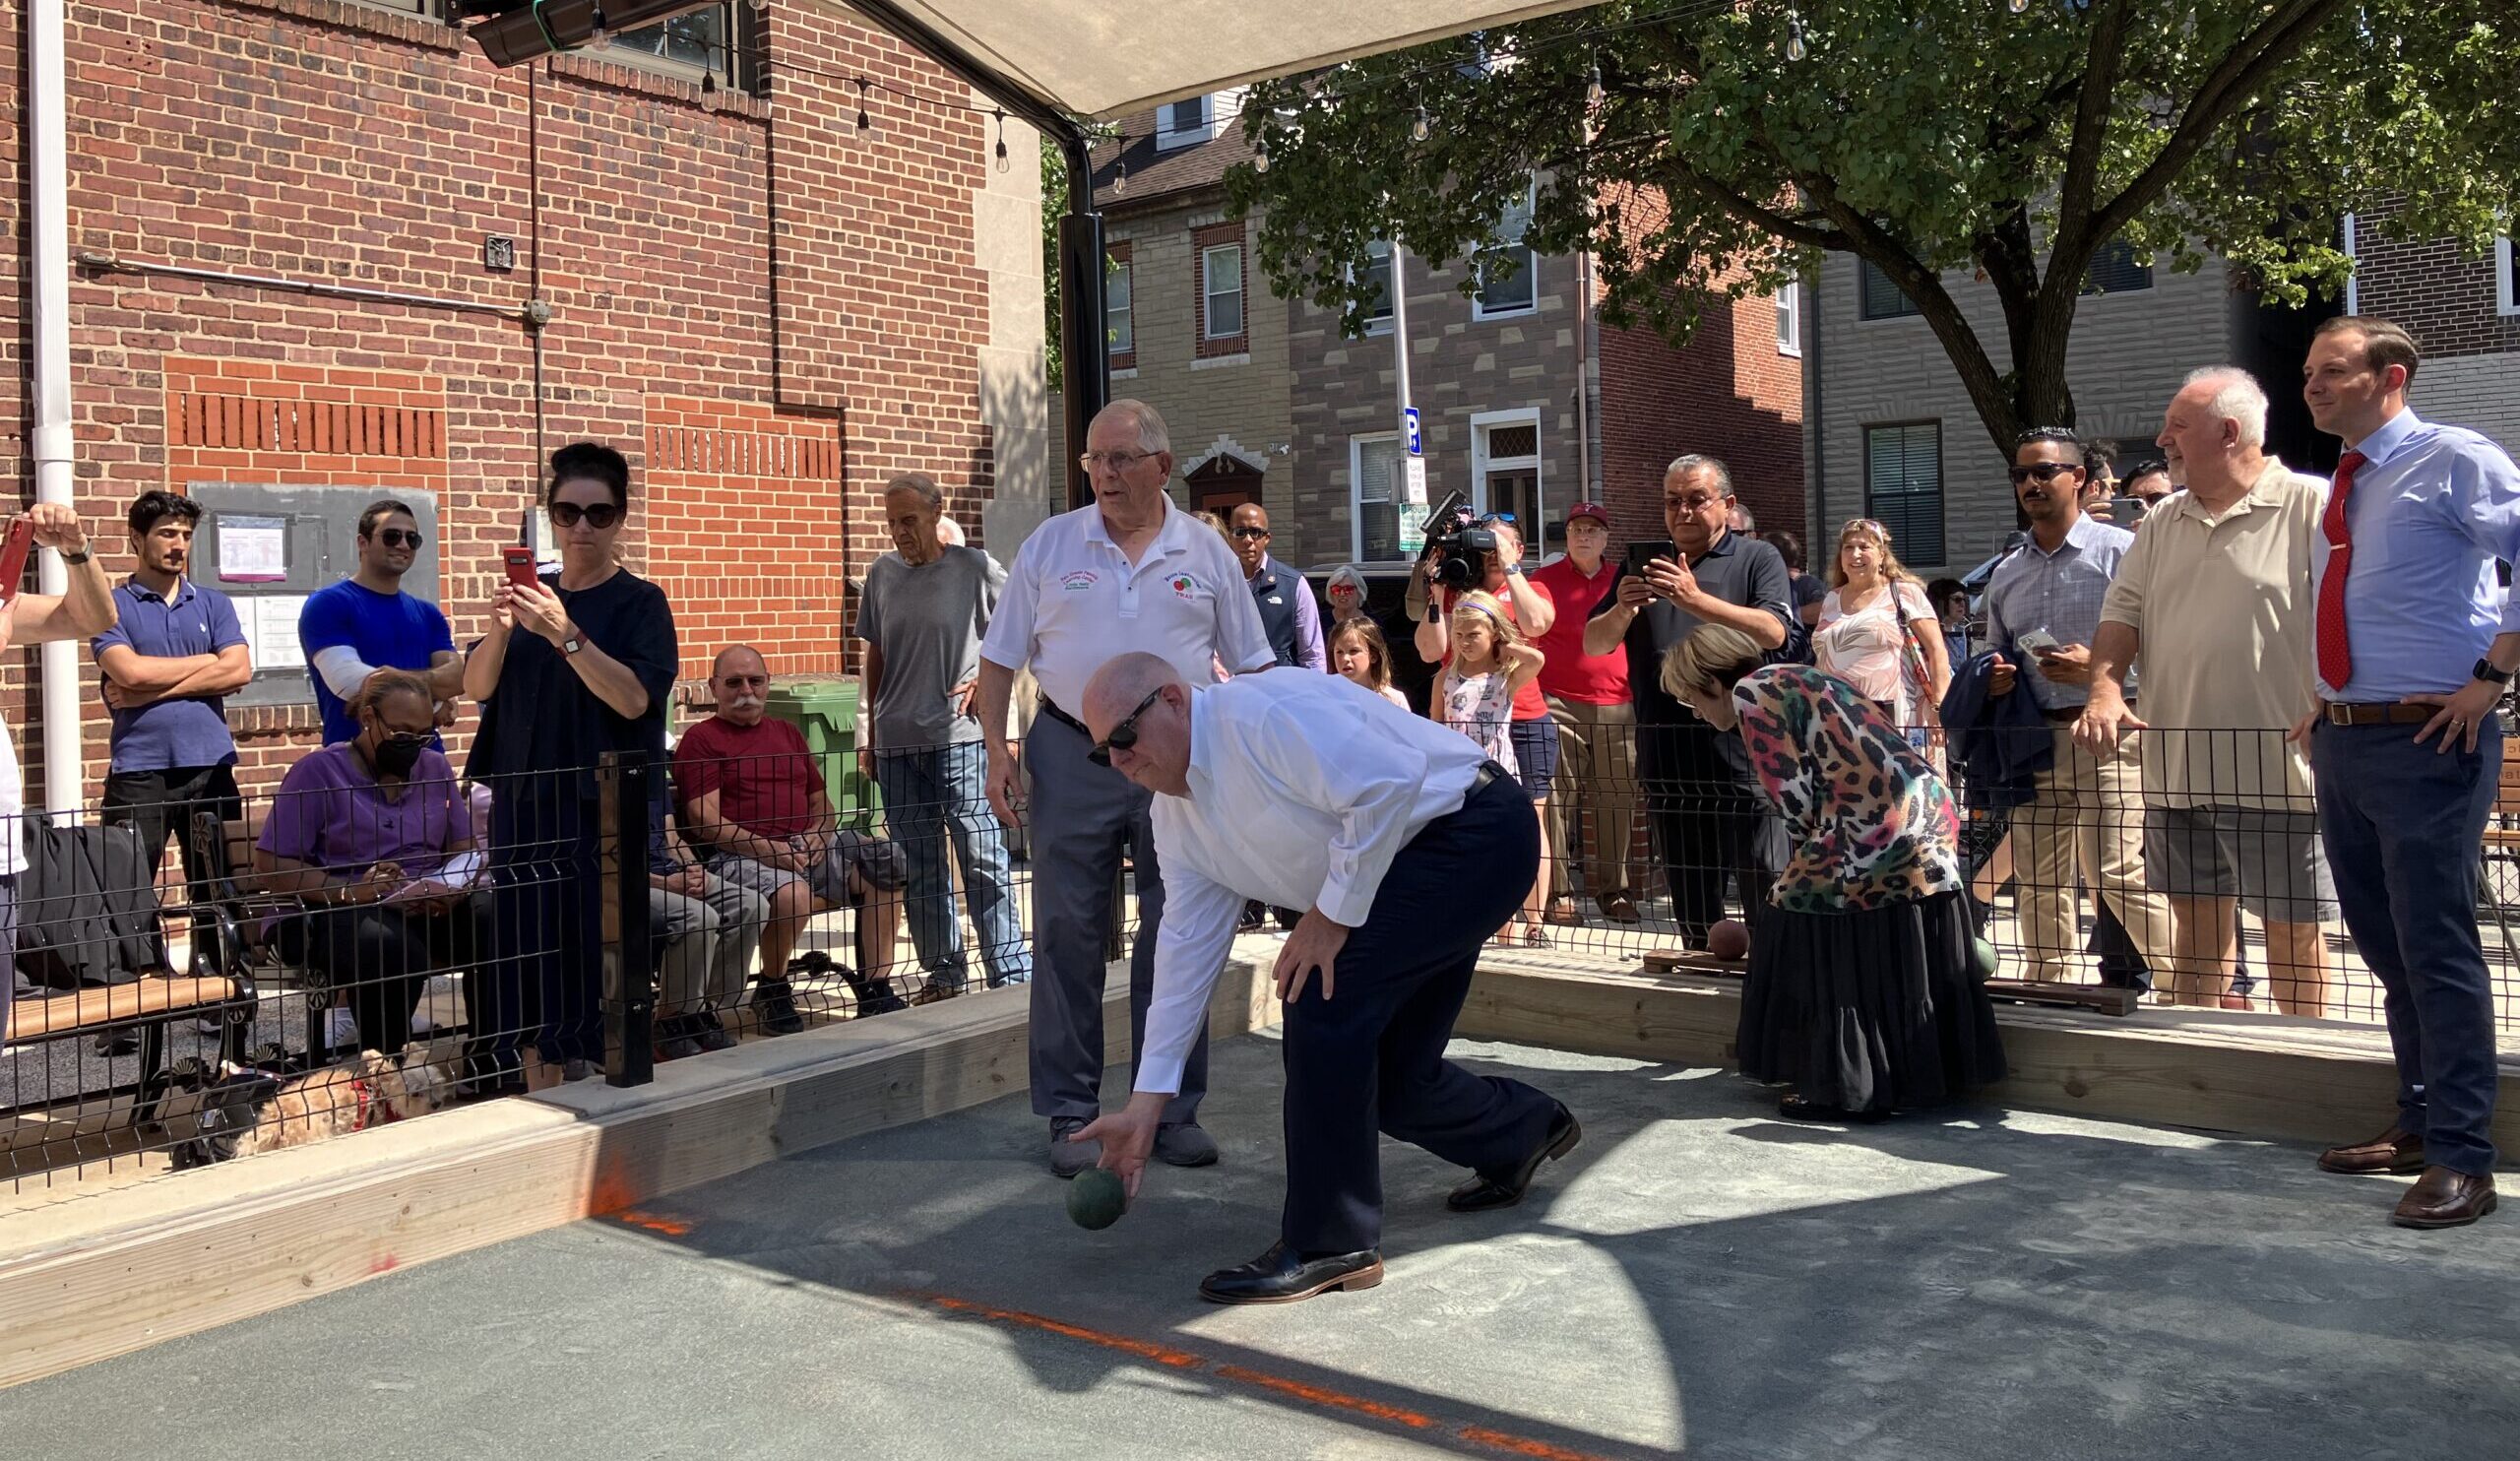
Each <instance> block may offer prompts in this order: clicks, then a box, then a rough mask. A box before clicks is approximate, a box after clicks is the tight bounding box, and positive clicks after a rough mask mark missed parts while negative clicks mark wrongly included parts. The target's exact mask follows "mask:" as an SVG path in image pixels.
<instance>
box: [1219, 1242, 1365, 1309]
mask: <svg viewBox="0 0 2520 1461" xmlns="http://www.w3.org/2000/svg"><path fill="white" fill-rule="evenodd" d="M1381 1282H1382V1254H1381V1253H1379V1252H1377V1251H1376V1250H1374V1249H1372V1248H1367V1249H1365V1250H1364V1251H1363V1252H1360V1253H1333V1254H1331V1255H1330V1256H1328V1257H1326V1258H1306V1257H1304V1256H1303V1255H1302V1254H1300V1253H1297V1252H1296V1251H1295V1250H1294V1249H1292V1248H1290V1247H1288V1246H1287V1245H1286V1244H1285V1243H1283V1242H1273V1243H1271V1244H1269V1251H1267V1252H1265V1253H1262V1254H1261V1255H1260V1256H1259V1257H1257V1258H1254V1259H1252V1260H1251V1261H1250V1262H1248V1263H1245V1264H1243V1265H1242V1266H1241V1267H1239V1268H1220V1269H1218V1270H1217V1271H1216V1272H1214V1273H1212V1274H1209V1275H1208V1276H1207V1277H1206V1278H1204V1279H1202V1280H1200V1281H1199V1297H1200V1298H1202V1299H1204V1300H1206V1301H1208V1302H1210V1303H1292V1302H1295V1301H1296V1300H1298V1299H1310V1298H1311V1297H1312V1296H1313V1295H1315V1294H1319V1293H1321V1292H1323V1291H1324V1290H1327V1289H1370V1288H1372V1287H1373V1286H1374V1285H1376V1284H1379V1283H1381Z"/></svg>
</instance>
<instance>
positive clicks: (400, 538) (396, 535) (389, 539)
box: [376, 528, 428, 548]
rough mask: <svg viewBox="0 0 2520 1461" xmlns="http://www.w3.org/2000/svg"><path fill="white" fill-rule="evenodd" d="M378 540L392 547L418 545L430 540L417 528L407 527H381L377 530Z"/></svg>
mask: <svg viewBox="0 0 2520 1461" xmlns="http://www.w3.org/2000/svg"><path fill="white" fill-rule="evenodd" d="M376 540H377V541H378V542H381V543H383V544H385V545H386V546H387V547H390V548H398V547H418V546H419V545H420V544H421V543H424V542H426V541H428V540H427V539H425V538H422V537H421V536H420V535H419V533H418V532H417V531H416V530H412V529H405V528H379V529H377V530H376Z"/></svg>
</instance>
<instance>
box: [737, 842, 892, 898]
mask: <svg viewBox="0 0 2520 1461" xmlns="http://www.w3.org/2000/svg"><path fill="white" fill-rule="evenodd" d="M834 836H835V840H834V842H833V844H832V850H831V856H830V857H827V858H823V859H822V860H821V861H819V862H816V863H813V864H812V865H810V866H809V867H807V868H806V870H805V871H803V872H789V871H788V869H787V868H785V867H773V866H771V865H770V864H769V863H767V862H756V861H754V860H753V859H752V858H734V857H717V858H709V859H707V861H706V863H705V864H704V865H706V866H707V867H708V869H709V871H710V873H711V875H712V876H715V877H721V878H724V879H725V880H726V881H727V882H730V883H732V884H734V885H735V886H736V887H738V888H747V889H750V890H751V891H753V892H755V893H759V894H760V895H761V896H762V897H764V898H775V897H777V896H779V890H780V889H782V888H784V887H786V886H788V884H789V883H804V884H806V885H807V886H809V887H811V888H812V889H813V890H814V896H815V897H817V898H820V899H821V900H822V901H823V902H825V903H829V904H832V905H834V906H836V907H842V908H858V907H862V906H864V904H865V902H866V898H865V895H864V894H863V893H860V892H857V891H855V890H854V889H852V888H851V886H850V877H849V874H850V873H851V872H852V871H853V872H855V873H856V874H857V880H858V882H859V883H861V884H862V885H864V886H866V887H869V888H874V889H876V890H878V891H881V892H886V893H898V892H900V891H901V889H902V885H903V884H904V883H906V882H908V881H909V871H910V865H909V859H908V858H905V857H903V855H902V849H901V844H899V843H896V842H893V841H891V840H890V839H888V838H882V837H870V836H867V835H866V834H865V833H862V832H851V831H850V830H849V829H847V828H845V827H844V828H842V829H841V830H840V831H839V832H838V833H836V834H835V835H834Z"/></svg>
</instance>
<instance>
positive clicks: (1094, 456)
mask: <svg viewBox="0 0 2520 1461" xmlns="http://www.w3.org/2000/svg"><path fill="white" fill-rule="evenodd" d="M1155 455H1157V453H1154V452H1087V453H1086V454H1085V455H1084V456H1082V457H1079V458H1077V459H1076V465H1077V466H1079V467H1082V468H1084V469H1085V470H1086V471H1088V472H1092V471H1093V470H1094V469H1095V468H1097V467H1107V468H1109V469H1110V470H1112V471H1113V472H1126V471H1128V470H1129V469H1130V468H1132V467H1135V466H1136V465H1138V464H1139V463H1140V462H1143V461H1145V460H1146V459H1147V458H1149V457H1152V456H1155Z"/></svg>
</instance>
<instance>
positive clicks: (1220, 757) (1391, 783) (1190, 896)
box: [1137, 672, 1486, 1093]
mask: <svg viewBox="0 0 2520 1461" xmlns="http://www.w3.org/2000/svg"><path fill="white" fill-rule="evenodd" d="M1484 759H1486V758H1485V756H1484V755H1483V754H1482V753H1481V751H1480V749H1479V746H1478V745H1477V743H1475V742H1473V741H1472V740H1471V738H1470V737H1469V736H1467V735H1464V734H1462V733H1461V732H1460V731H1454V730H1451V729H1450V728H1448V727H1445V726H1440V725H1437V724H1436V723H1435V722H1433V721H1429V720H1426V719H1424V718H1423V717H1420V716H1414V715H1411V714H1410V713H1409V712H1407V711H1405V710H1402V709H1400V708H1398V707H1396V706H1394V705H1393V704H1392V703H1391V702H1390V701H1388V700H1385V699H1384V698H1382V697H1381V696H1380V695H1377V694H1375V693H1374V692H1373V691H1371V690H1368V689H1366V688H1364V687H1363V686H1361V685H1358V684H1356V683H1355V682H1354V681H1351V680H1348V679H1345V678H1343V677H1341V676H1339V675H1335V674H1304V673H1300V672H1282V673H1278V674H1261V675H1246V676H1243V677H1241V678H1237V679H1232V680H1229V681H1227V682H1226V683H1224V684H1221V685H1216V686H1213V687H1211V688H1208V689H1204V690H1201V691H1199V692H1198V693H1197V694H1195V695H1192V696H1191V697H1190V771H1189V783H1190V794H1189V795H1187V796H1158V797H1156V798H1155V809H1154V820H1155V848H1156V858H1157V860H1158V861H1159V862H1160V863H1162V864H1163V868H1164V924H1163V927H1162V929H1161V931H1159V932H1158V933H1157V935H1156V940H1155V994H1154V998H1153V1000H1152V1002H1151V1003H1150V1004H1149V1005H1148V1007H1147V1016H1146V1043H1145V1046H1144V1048H1142V1050H1141V1051H1140V1054H1139V1056H1138V1074H1137V1089H1138V1090H1141V1091H1163V1092H1167V1093H1168V1092H1173V1091H1178V1090H1180V1089H1181V1062H1182V1061H1183V1060H1184V1059H1185V1058H1187V1057H1188V1055H1189V1052H1190V1047H1191V1046H1192V1045H1193V1044H1194V1043H1195V1042H1196V1041H1197V1040H1198V1036H1199V1031H1200V1029H1201V1028H1202V1027H1204V1026H1205V1025H1206V1023H1207V1014H1208V995H1209V993H1210V991H1212V990H1213V989H1215V987H1216V983H1217V976H1218V975H1219V974H1220V973H1222V972H1223V971H1224V969H1225V958H1226V954H1227V952H1228V950H1229V948H1230V947H1231V946H1232V943H1233V930H1234V925H1235V923H1236V922H1237V921H1239V920H1240V919H1241V916H1242V905H1243V901H1244V900H1245V899H1251V898H1257V899H1259V900H1261V901H1262V902H1264V903H1268V904H1270V905H1272V906H1274V907H1278V908H1296V909H1309V908H1318V909H1320V910H1321V913H1322V916H1323V917H1325V918H1327V919H1329V920H1330V921H1333V922H1336V923H1343V924H1346V925H1347V926H1348V927H1351V928H1354V927H1355V926H1356V925H1358V924H1360V923H1362V922H1364V921H1365V916H1366V915H1367V914H1368V913H1370V912H1371V911H1372V909H1373V905H1374V895H1375V893H1376V892H1378V891H1379V890H1380V889H1381V887H1382V879H1383V874H1384V873H1385V872H1387V871H1389V870H1390V868H1391V859H1392V858H1395V857H1397V856H1399V853H1400V850H1401V849H1402V848H1404V847H1406V846H1408V844H1409V839H1411V838H1413V837H1415V836H1417V835H1418V831H1419V830H1420V829H1422V828H1423V827H1424V826H1425V825H1426V824H1427V823H1429V822H1432V821H1434V820H1435V819H1436V818H1438V817H1443V816H1449V815H1451V814H1452V813H1454V812H1456V811H1459V810H1460V809H1461V805H1462V802H1463V800H1464V799H1465V798H1466V797H1468V796H1469V794H1470V789H1471V786H1472V784H1473V782H1474V781H1475V780H1476V779H1477V777H1478V774H1479V766H1480V763H1481V761H1483V760H1484ZM1435 912H1436V910H1431V909H1430V910H1428V913H1429V914H1430V915H1431V914H1433V913H1435Z"/></svg>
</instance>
